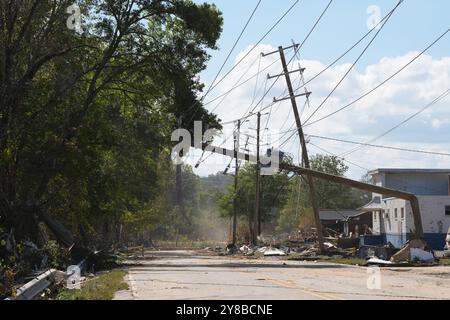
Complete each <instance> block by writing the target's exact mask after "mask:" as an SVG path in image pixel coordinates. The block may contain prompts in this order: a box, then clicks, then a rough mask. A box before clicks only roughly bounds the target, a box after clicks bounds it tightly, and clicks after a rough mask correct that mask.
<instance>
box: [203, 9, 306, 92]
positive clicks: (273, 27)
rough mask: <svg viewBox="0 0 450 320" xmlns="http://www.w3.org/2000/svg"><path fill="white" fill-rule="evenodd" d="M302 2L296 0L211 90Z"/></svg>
mask: <svg viewBox="0 0 450 320" xmlns="http://www.w3.org/2000/svg"><path fill="white" fill-rule="evenodd" d="M299 2H300V0H296V1H295V2H294V3H293V4H292V5H291V6H290V7H289V9H288V10H287V11H286V12H285V13H284V14H283V15H282V16H281V18H279V19H278V20H277V21H276V22H275V24H274V25H272V27H271V28H270V29H269V30H268V31H267V32H266V33H265V34H264V35H263V36H262V37H261V38H260V39H259V40H258V42H257V43H256V44H255V45H254V46H253V47H252V48H251V49H250V50H249V51H248V52H247V53H246V54H245V55H244V56H243V57H242V58H241V59H240V60H239V61H238V62H237V63H236V64H235V65H234V66H233V67H232V68H231V69H230V70H229V71H228V72H227V73H226V74H225V75H224V76H223V77H222V78H221V79H220V80H219V81H218V82H217V83H216V84H215V85H214V86H212V87H211V90H213V89H214V88H215V87H217V86H218V85H219V84H220V83H221V82H222V81H223V80H225V78H226V77H227V76H228V75H230V73H231V72H233V70H234V69H236V68H237V66H239V65H240V64H241V63H242V62H243V61H244V60H245V59H246V58H247V57H248V56H249V55H250V54H251V53H252V52H253V51H254V50H255V49H256V48H257V47H258V45H259V44H260V43H261V42H262V41H264V39H265V38H266V37H267V36H268V35H269V34H270V33H271V32H272V31H273V30H274V29H275V28H276V27H277V26H278V25H279V24H280V23H281V21H283V19H284V18H285V17H286V16H287V15H288V14H289V13H290V12H291V11H292V10H293V9H294V7H295V6H296V5H297V4H298V3H299Z"/></svg>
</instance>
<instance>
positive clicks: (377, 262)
mask: <svg viewBox="0 0 450 320" xmlns="http://www.w3.org/2000/svg"><path fill="white" fill-rule="evenodd" d="M367 264H368V265H370V266H373V265H377V266H379V265H389V266H392V265H393V264H394V263H393V262H392V261H388V260H383V259H378V258H371V259H369V260H368V261H367Z"/></svg>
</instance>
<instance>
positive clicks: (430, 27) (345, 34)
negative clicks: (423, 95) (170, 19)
mask: <svg viewBox="0 0 450 320" xmlns="http://www.w3.org/2000/svg"><path fill="white" fill-rule="evenodd" d="M195 2H198V3H203V2H208V3H214V4H216V6H217V7H218V8H219V9H220V10H221V11H222V13H223V16H224V29H223V34H222V37H221V39H220V41H219V48H220V50H219V51H213V52H211V55H212V59H211V61H210V63H209V65H208V69H207V70H206V71H205V72H204V75H203V76H204V80H205V81H211V80H212V78H213V76H214V75H215V73H216V72H217V71H218V70H219V68H220V65H221V64H222V63H223V61H224V60H225V58H226V56H227V54H228V52H229V50H230V49H231V47H232V46H233V43H234V41H235V40H236V39H237V36H238V35H239V33H240V31H241V29H242V27H243V26H244V24H245V22H246V21H247V19H248V17H249V16H250V13H251V12H252V10H253V9H254V7H255V6H256V4H257V2H258V1H257V0H244V1H243V0H213V1H201V0H200V1H197V0H196V1H195ZM294 2H295V1H293V0H262V3H261V5H260V7H259V8H258V11H257V12H256V13H255V16H254V18H253V20H252V22H251V24H250V25H249V27H248V29H247V31H246V33H245V34H244V36H243V38H242V39H241V41H240V43H239V44H238V46H237V48H236V49H235V51H234V52H235V54H236V53H238V52H240V51H242V50H244V49H245V48H246V47H247V46H249V45H253V44H255V42H256V41H257V40H259V39H260V38H261V37H262V36H263V35H264V34H265V33H266V31H267V30H268V29H269V28H270V26H272V25H273V23H274V22H275V21H277V20H278V18H279V17H281V16H282V15H283V13H284V12H285V11H286V10H287V9H288V8H289V7H290V6H291V5H292V4H293V3H294ZM328 2H329V0H300V2H299V3H298V4H297V5H296V7H295V8H294V9H293V10H292V11H291V13H290V14H289V15H288V16H287V17H286V18H285V19H284V20H283V21H282V22H281V23H280V25H279V26H278V27H277V28H276V29H275V30H274V31H273V32H272V33H271V34H270V35H269V36H268V37H267V38H266V39H265V40H264V41H263V43H265V44H272V45H273V46H278V45H285V44H289V43H290V42H291V39H294V40H295V41H297V42H301V41H302V40H303V39H304V37H305V36H306V34H307V33H308V31H309V29H310V28H311V26H312V25H313V24H314V22H315V20H316V19H317V17H318V16H319V15H320V13H321V12H322V10H323V9H324V8H325V6H326V5H327V4H328ZM396 3H397V0H381V1H375V0H334V1H333V3H332V5H331V7H330V8H329V10H328V12H327V13H326V15H325V16H324V18H323V19H322V21H321V23H320V24H319V25H318V27H317V29H316V30H315V32H314V33H313V35H312V36H311V38H310V39H309V40H308V42H307V43H306V44H305V46H304V47H303V50H302V51H303V52H302V55H303V57H304V58H306V59H317V60H320V61H331V60H333V59H334V58H335V57H336V55H337V54H339V53H342V52H343V51H345V50H346V49H347V48H348V46H349V45H351V44H353V43H354V41H356V40H357V39H359V38H360V37H361V35H363V34H364V33H365V32H367V19H368V18H369V14H367V8H368V7H369V6H371V5H377V6H379V7H380V9H381V13H382V16H384V15H385V14H387V13H388V12H389V11H390V10H391V9H392V8H393V7H394V6H395V4H396ZM449 14H450V1H448V0H429V1H424V0H405V2H404V3H403V4H402V5H401V6H400V7H399V8H398V10H397V11H396V12H395V14H394V16H393V17H392V18H391V20H390V21H389V23H388V24H386V27H385V28H384V29H383V31H382V34H380V38H379V39H378V40H376V42H375V43H374V44H373V46H372V47H371V49H370V50H369V51H368V52H367V54H366V55H365V56H364V59H362V60H361V62H360V63H359V64H358V66H357V68H363V67H364V66H366V65H367V64H369V63H375V62H377V61H378V60H379V59H381V58H382V57H384V56H396V55H401V54H404V53H406V52H409V51H412V50H417V49H420V48H423V47H424V46H425V44H427V43H429V42H430V39H432V38H435V37H436V36H437V35H439V34H440V33H442V32H443V31H444V30H445V29H447V28H448V27H449V25H450V17H449ZM449 52H450V40H448V41H447V43H446V44H442V45H440V46H437V47H436V48H434V49H433V50H431V51H430V54H432V55H433V57H436V58H438V57H441V56H444V55H448V54H449ZM352 58H353V57H352V56H349V57H347V58H346V59H345V60H344V61H345V62H349V61H352ZM232 65H233V59H231V61H229V63H228V69H229V68H231V67H232ZM225 70H227V68H226V69H225Z"/></svg>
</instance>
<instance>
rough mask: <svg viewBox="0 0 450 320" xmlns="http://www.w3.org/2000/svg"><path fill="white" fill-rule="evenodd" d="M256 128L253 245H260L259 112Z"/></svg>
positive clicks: (259, 113)
mask: <svg viewBox="0 0 450 320" xmlns="http://www.w3.org/2000/svg"><path fill="white" fill-rule="evenodd" d="M257 116H258V120H257V126H256V188H255V192H256V194H255V214H254V216H253V228H252V229H253V232H252V244H253V245H256V244H257V243H258V236H259V235H260V234H259V232H260V230H261V182H260V179H261V160H260V155H259V153H260V140H261V139H260V138H261V137H260V131H261V112H258V115H257Z"/></svg>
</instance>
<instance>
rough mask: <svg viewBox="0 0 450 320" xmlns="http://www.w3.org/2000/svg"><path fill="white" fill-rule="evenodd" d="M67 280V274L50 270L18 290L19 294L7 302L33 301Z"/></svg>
mask: <svg viewBox="0 0 450 320" xmlns="http://www.w3.org/2000/svg"><path fill="white" fill-rule="evenodd" d="M65 278H66V273H65V272H62V271H58V270H55V269H50V270H48V271H46V272H44V273H42V274H41V275H39V276H37V277H36V278H34V279H33V280H31V281H30V282H28V283H27V284H25V285H23V286H22V287H20V288H19V289H17V294H16V295H15V296H14V297H10V298H7V299H6V300H33V299H34V298H35V297H37V296H38V295H39V294H40V293H41V292H43V291H44V290H45V289H47V288H48V287H50V286H51V285H57V284H60V283H61V282H63V281H64V279H65Z"/></svg>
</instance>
